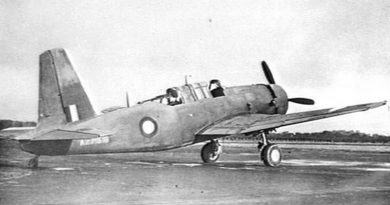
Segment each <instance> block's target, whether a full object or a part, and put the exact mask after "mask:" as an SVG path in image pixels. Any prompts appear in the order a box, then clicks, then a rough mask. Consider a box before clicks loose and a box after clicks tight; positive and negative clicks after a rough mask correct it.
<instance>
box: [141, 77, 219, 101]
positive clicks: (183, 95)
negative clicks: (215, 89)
mask: <svg viewBox="0 0 390 205" xmlns="http://www.w3.org/2000/svg"><path fill="white" fill-rule="evenodd" d="M172 91H173V93H175V94H173V95H172V94H170V93H172ZM176 94H177V97H174V96H175V95H176ZM172 97H173V98H175V99H174V100H175V101H172ZM205 98H212V96H211V93H210V90H209V88H208V83H207V82H199V83H191V84H186V85H183V86H180V87H172V88H168V89H167V93H166V94H163V95H159V96H156V97H154V98H152V99H149V100H145V101H143V102H140V103H145V102H157V103H162V104H166V105H179V104H186V103H191V102H196V101H199V100H202V99H205Z"/></svg>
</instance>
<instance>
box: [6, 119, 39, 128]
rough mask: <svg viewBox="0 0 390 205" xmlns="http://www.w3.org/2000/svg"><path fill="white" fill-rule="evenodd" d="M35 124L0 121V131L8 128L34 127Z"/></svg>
mask: <svg viewBox="0 0 390 205" xmlns="http://www.w3.org/2000/svg"><path fill="white" fill-rule="evenodd" d="M36 125H37V123H36V122H22V121H13V120H0V130H2V129H6V128H9V127H35V126H36Z"/></svg>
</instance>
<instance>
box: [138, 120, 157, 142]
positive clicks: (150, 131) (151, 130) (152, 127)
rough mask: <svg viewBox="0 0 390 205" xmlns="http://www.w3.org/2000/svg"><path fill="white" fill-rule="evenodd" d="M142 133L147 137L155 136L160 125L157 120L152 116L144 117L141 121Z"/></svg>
mask: <svg viewBox="0 0 390 205" xmlns="http://www.w3.org/2000/svg"><path fill="white" fill-rule="evenodd" d="M139 126H140V129H141V133H142V135H143V136H145V137H153V136H154V135H155V134H156V133H157V130H158V126H157V123H156V121H155V120H153V119H152V118H150V117H144V118H143V119H142V120H141V122H140V123H139Z"/></svg>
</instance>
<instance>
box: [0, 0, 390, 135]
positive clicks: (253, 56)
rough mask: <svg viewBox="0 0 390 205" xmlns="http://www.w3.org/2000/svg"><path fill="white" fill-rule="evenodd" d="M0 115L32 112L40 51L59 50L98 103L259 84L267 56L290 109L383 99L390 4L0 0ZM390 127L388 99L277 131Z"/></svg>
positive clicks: (383, 130)
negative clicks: (212, 83) (297, 100)
mask: <svg viewBox="0 0 390 205" xmlns="http://www.w3.org/2000/svg"><path fill="white" fill-rule="evenodd" d="M0 27H1V29H0V47H1V49H0V71H1V74H0V119H14V120H33V121H36V120H37V110H38V70H39V62H38V56H39V55H40V54H41V53H42V52H44V51H45V50H48V49H52V48H59V47H61V48H64V49H66V51H67V53H68V55H69V57H70V60H71V62H72V64H73V66H74V68H75V70H76V71H77V73H78V75H79V77H80V79H81V81H82V83H83V86H84V88H85V90H86V92H87V93H88V95H89V97H90V99H91V101H92V104H93V106H94V108H95V110H96V111H100V110H103V109H105V108H107V107H111V106H116V105H122V106H124V105H125V103H126V101H125V92H126V91H128V92H129V97H130V103H131V104H133V105H134V104H135V103H136V102H138V101H141V100H143V99H148V98H151V97H153V96H155V95H158V94H162V93H163V92H164V91H165V89H166V88H168V87H171V86H179V85H182V84H184V76H185V75H191V77H190V78H189V81H190V82H198V81H209V80H210V79H214V78H217V79H220V80H221V82H222V84H223V85H224V86H233V85H245V84H255V83H265V82H266V79H265V77H264V74H263V73H262V71H261V69H260V62H261V61H262V60H265V61H267V63H268V65H269V66H270V68H271V70H272V72H273V75H274V78H275V80H276V83H277V84H279V85H281V86H283V88H284V89H285V90H286V91H287V93H288V95H289V97H307V98H312V99H314V100H315V101H316V105H314V106H307V105H306V106H304V105H297V104H290V108H289V112H290V113H291V112H298V111H308V110H313V109H321V108H329V107H339V106H346V105H353V104H358V103H367V102H376V101H382V100H389V99H390V69H389V65H390V35H389V32H390V3H389V2H388V1H385V0H370V1H368V0H367V1H364V0H355V1H338V0H329V1H321V0H313V1H301V0H300V1H268V0H265V1H218V0H199V1H187V0H160V1H158V0H157V1H141V0H139V1H137V0H135V1H128V0H125V1H121V0H117V1H111V0H107V1H100V0H99V1H98V0H91V1H76V0H65V1H59V0H51V1H44V0H34V1H32V0H20V1H19V0H0ZM323 130H356V131H360V132H366V133H371V134H374V133H375V134H387V135H390V111H389V107H388V106H383V107H381V108H378V109H376V110H372V111H367V112H362V113H356V114H351V115H346V116H341V117H336V118H330V119H325V120H321V121H315V122H310V123H304V124H300V125H294V126H289V127H285V128H281V129H278V131H292V132H319V131H323Z"/></svg>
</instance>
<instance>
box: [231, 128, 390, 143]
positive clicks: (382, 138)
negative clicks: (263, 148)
mask: <svg viewBox="0 0 390 205" xmlns="http://www.w3.org/2000/svg"><path fill="white" fill-rule="evenodd" d="M268 139H269V140H271V141H272V140H282V141H304V142H352V143H353V142H360V143H390V136H386V135H379V134H373V135H370V134H366V133H361V132H358V131H343V130H335V131H323V132H315V133H300V132H297V133H290V132H282V133H270V134H269V135H268ZM228 140H256V141H257V140H261V138H260V137H258V136H255V137H253V136H245V137H228Z"/></svg>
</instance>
